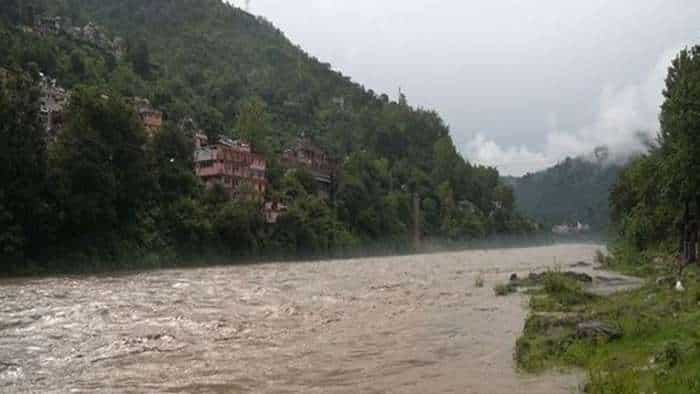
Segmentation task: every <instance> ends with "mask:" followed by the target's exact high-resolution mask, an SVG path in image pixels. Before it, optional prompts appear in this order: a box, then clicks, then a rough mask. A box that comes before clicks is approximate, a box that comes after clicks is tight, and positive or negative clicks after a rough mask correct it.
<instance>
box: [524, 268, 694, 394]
mask: <svg viewBox="0 0 700 394" xmlns="http://www.w3.org/2000/svg"><path fill="white" fill-rule="evenodd" d="M609 263H611V264H612V267H611V268H612V269H616V270H619V271H626V272H629V271H630V267H629V266H622V265H617V266H615V262H614V261H610V262H609ZM635 271H636V272H637V273H644V274H645V284H644V285H643V286H642V287H641V288H639V289H637V290H632V291H627V292H623V293H617V294H614V295H611V296H606V297H601V296H594V295H590V294H587V293H586V292H585V291H584V290H583V287H582V286H581V285H580V284H579V283H577V282H575V281H573V280H571V279H568V278H565V277H564V276H563V275H561V274H558V273H551V274H549V275H548V277H547V279H546V280H545V283H544V285H543V286H542V288H541V289H538V290H533V291H532V293H533V294H532V297H531V300H530V306H531V313H530V316H529V317H528V320H527V322H526V325H525V331H524V334H523V336H522V337H521V338H520V339H518V342H517V347H516V359H517V362H518V366H519V367H520V368H521V369H523V370H525V371H528V372H541V371H544V370H547V369H558V368H570V367H575V368H582V369H584V370H585V371H587V374H588V382H587V384H586V392H588V393H635V394H637V393H659V394H661V393H674V394H676V393H700V275H698V270H697V269H696V268H692V269H689V270H688V271H687V272H686V274H685V279H684V285H685V287H686V290H685V291H684V292H677V291H675V290H674V289H673V279H672V278H673V276H672V272H671V269H670V268H669V266H668V265H665V264H663V263H660V261H659V260H657V263H656V264H655V263H653V262H652V259H649V261H647V262H646V263H645V267H644V268H643V269H641V270H640V269H636V270H635ZM659 278H662V279H661V280H659ZM592 322H595V324H596V325H597V327H599V328H602V330H601V333H600V334H597V335H596V334H593V335H590V333H589V334H586V333H584V332H582V330H581V327H582V324H583V325H586V324H587V323H588V324H590V323H592Z"/></svg>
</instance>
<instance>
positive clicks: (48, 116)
mask: <svg viewBox="0 0 700 394" xmlns="http://www.w3.org/2000/svg"><path fill="white" fill-rule="evenodd" d="M39 86H40V90H41V96H40V98H39V102H40V117H41V122H42V124H44V126H45V128H46V137H47V139H48V141H49V142H53V141H55V140H56V138H57V137H58V135H59V134H60V133H61V131H62V130H63V126H64V125H65V112H66V108H67V107H68V103H69V101H70V92H69V91H66V90H65V89H64V88H62V87H61V86H59V85H58V84H57V83H56V80H55V79H51V78H49V77H47V76H45V75H43V74H41V82H40V84H39Z"/></svg>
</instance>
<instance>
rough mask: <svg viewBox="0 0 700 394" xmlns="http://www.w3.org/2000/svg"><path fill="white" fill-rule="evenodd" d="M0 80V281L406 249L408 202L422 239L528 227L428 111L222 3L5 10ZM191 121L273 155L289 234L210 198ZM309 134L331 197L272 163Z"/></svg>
mask: <svg viewBox="0 0 700 394" xmlns="http://www.w3.org/2000/svg"><path fill="white" fill-rule="evenodd" d="M45 16H61V17H63V21H64V23H70V24H72V25H73V26H83V25H85V24H87V23H88V22H93V23H95V24H96V25H97V26H100V28H101V29H103V30H104V34H105V35H107V36H108V38H109V39H110V40H114V42H117V40H118V39H117V37H120V38H121V39H122V42H123V43H124V48H125V51H124V53H123V54H121V53H117V52H115V51H113V50H109V49H108V48H107V49H106V48H105V47H104V46H100V45H95V43H94V42H89V41H85V40H79V39H76V38H75V37H72V36H70V35H67V34H60V33H59V34H38V33H37V32H36V31H35V30H34V29H32V26H35V25H36V23H37V21H39V20H41V18H42V17H45ZM0 67H3V68H4V69H6V70H8V75H7V76H5V77H4V78H3V82H2V83H1V84H0V86H1V88H2V91H1V92H0V119H1V120H2V121H1V122H0V140H2V144H0V161H1V163H0V182H1V183H0V184H1V185H2V186H1V189H0V221H1V222H2V225H1V226H0V255H2V258H1V261H2V264H3V267H2V269H0V270H1V271H3V272H10V271H14V272H31V271H37V270H45V269H94V268H98V269H99V267H96V264H97V263H96V262H109V263H105V264H111V265H109V266H108V267H107V268H109V267H112V266H114V267H119V266H121V265H120V264H122V263H119V262H120V261H126V260H128V261H131V262H134V261H138V262H147V261H151V260H152V261H153V262H154V264H160V262H162V261H170V260H173V259H174V258H175V257H176V256H179V257H188V256H189V257H192V256H204V255H221V256H260V255H280V256H281V255H284V256H296V255H299V254H302V253H312V254H329V253H331V252H333V251H343V250H352V249H354V248H360V247H369V246H370V245H381V247H382V248H385V249H388V250H403V249H406V248H407V247H409V245H410V239H411V235H410V234H411V228H412V224H413V218H412V207H413V206H412V201H413V199H412V196H413V195H414V193H415V194H417V195H418V196H420V200H419V205H420V208H421V209H420V211H421V223H422V228H421V230H422V236H423V237H425V238H428V239H445V240H453V241H460V240H468V239H474V238H484V237H488V236H491V235H496V234H523V233H528V232H531V231H532V229H533V226H532V224H531V223H530V222H529V221H528V220H526V219H525V218H524V217H522V216H520V215H519V214H517V213H516V212H515V209H514V199H513V193H512V189H511V188H510V187H508V186H506V185H505V184H504V183H502V182H501V181H500V178H499V174H498V172H497V171H496V170H495V169H493V168H487V167H481V166H478V165H473V164H471V163H469V162H468V161H466V160H465V159H464V158H463V157H462V156H461V155H460V154H459V153H458V152H457V150H456V148H455V146H454V144H453V141H452V139H451V137H450V133H449V129H448V128H447V127H446V125H445V124H444V122H443V121H442V120H441V119H440V117H439V116H438V115H437V114H436V113H435V112H433V111H428V110H423V109H415V108H412V107H411V106H410V105H409V104H408V102H407V99H406V97H404V96H402V97H400V98H399V100H398V102H394V101H391V100H390V99H389V98H388V97H387V96H386V95H378V94H376V93H374V92H373V91H371V90H367V89H365V88H364V87H362V86H360V85H358V84H356V83H354V82H352V81H351V80H350V79H349V78H347V77H345V76H343V75H342V74H340V73H338V72H336V71H334V70H332V68H331V66H330V65H328V64H324V63H322V62H320V61H318V60H317V59H315V58H313V57H310V56H309V55H307V54H306V53H305V52H303V51H302V50H301V49H300V48H299V47H297V46H295V45H293V44H292V43H290V42H289V41H288V40H287V39H286V38H285V36H284V35H283V33H282V32H280V31H279V30H278V29H276V28H275V27H274V26H272V25H271V24H270V23H269V22H267V21H265V20H264V19H262V18H259V17H254V16H252V15H250V14H248V13H245V12H243V11H241V10H239V9H236V8H234V7H232V6H230V5H227V4H224V3H222V2H221V1H220V0H200V1H191V0H154V1H147V2H145V1H141V0H138V1H136V0H114V1H108V2H105V1H102V0H9V1H4V2H3V6H2V8H1V9H0ZM40 73H41V74H45V75H48V76H50V77H52V78H56V80H57V82H58V83H59V84H60V85H62V86H63V87H65V88H67V89H69V90H70V91H71V99H70V105H69V107H68V110H67V115H66V125H65V130H64V131H63V132H62V133H61V134H60V135H59V136H58V138H57V140H56V141H55V142H50V143H49V142H47V138H45V135H44V133H45V132H44V125H42V124H40V123H39V121H38V116H37V113H38V111H39V105H38V94H39V93H38V90H37V83H38V80H39V78H40V75H41V74H40ZM135 96H137V97H145V98H148V99H149V100H150V101H151V102H152V103H153V104H154V106H155V107H157V108H159V109H161V110H163V111H164V113H165V115H166V123H165V126H164V128H163V130H162V131H161V132H160V133H159V134H158V135H156V136H155V138H153V139H149V138H148V137H147V135H146V133H145V131H144V130H143V128H142V127H141V126H140V124H139V123H138V122H137V121H136V116H135V113H134V110H133V108H132V107H131V106H129V105H127V104H126V102H127V99H128V98H130V97H135ZM189 119H192V120H193V122H184V121H185V120H189ZM183 124H188V125H192V124H196V125H197V127H199V128H201V129H203V130H204V131H205V132H206V133H207V134H208V135H210V136H217V135H227V136H230V137H234V138H244V139H247V140H250V141H251V143H252V144H253V146H254V147H255V149H256V150H257V151H259V152H261V153H263V154H264V155H265V157H266V159H267V161H268V171H267V177H268V180H269V182H270V187H269V189H268V191H267V196H266V198H268V199H276V200H280V199H281V200H283V201H284V202H285V203H287V204H288V205H289V211H288V212H287V213H286V214H285V215H284V216H283V217H282V218H281V219H280V221H279V223H277V224H276V225H274V226H270V225H267V224H265V222H264V220H263V217H262V215H261V210H260V206H259V204H260V202H259V201H249V200H245V199H243V200H242V199H239V200H229V199H227V198H225V197H224V196H223V195H222V194H221V193H220V190H217V189H216V188H214V189H212V190H205V188H204V187H203V186H202V184H201V183H200V181H199V180H198V179H197V177H196V176H195V175H194V173H193V163H192V160H193V149H194V147H193V141H192V140H191V134H188V132H191V130H189V131H188V130H187V128H186V127H181V126H182V125H183ZM302 133H303V134H304V135H305V136H307V137H309V138H311V139H313V141H315V143H317V144H318V145H319V146H321V147H322V148H323V149H325V150H326V151H328V152H329V153H330V154H331V155H332V156H333V157H335V158H336V159H337V160H338V161H339V163H340V167H341V168H340V170H339V176H338V182H337V185H336V187H335V189H336V190H335V193H334V196H333V198H332V199H330V200H326V199H323V198H321V197H320V196H318V195H317V194H318V193H316V190H315V188H314V185H313V182H311V183H310V182H308V176H305V174H304V173H303V172H293V173H285V172H284V171H283V170H282V169H281V167H280V165H279V155H280V153H281V152H282V150H283V149H284V148H285V147H286V146H287V145H288V144H290V143H291V142H293V141H294V140H295V139H296V138H297V137H298V136H299V135H300V134H302ZM131 264H136V265H138V264H142V263H131ZM143 264H145V263H143Z"/></svg>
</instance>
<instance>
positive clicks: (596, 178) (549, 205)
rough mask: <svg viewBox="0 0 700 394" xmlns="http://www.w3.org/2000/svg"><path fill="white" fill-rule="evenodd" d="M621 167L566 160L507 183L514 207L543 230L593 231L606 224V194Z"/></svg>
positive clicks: (582, 158)
mask: <svg viewBox="0 0 700 394" xmlns="http://www.w3.org/2000/svg"><path fill="white" fill-rule="evenodd" d="M621 170H622V167H621V166H620V165H619V164H615V163H610V162H607V161H603V160H596V159H588V158H584V157H579V158H573V159H572V158H567V159H566V160H564V161H563V162H561V163H559V164H557V165H556V166H554V167H552V168H549V169H546V170H544V171H540V172H537V173H530V174H527V175H525V176H523V177H521V178H510V179H507V180H509V181H510V182H511V183H512V184H513V190H514V192H515V200H516V203H517V206H518V207H519V208H520V209H522V210H523V212H524V213H526V214H527V215H530V216H531V217H533V218H535V219H537V220H538V221H541V222H542V223H543V224H545V225H546V226H549V227H551V226H553V225H558V224H562V223H567V224H576V223H577V222H581V223H585V224H588V225H590V226H591V227H592V228H593V229H594V230H596V231H603V232H604V231H606V230H607V228H608V225H609V223H610V204H609V198H610V190H611V188H612V186H613V185H614V184H615V182H616V180H617V177H618V174H619V172H620V171H621Z"/></svg>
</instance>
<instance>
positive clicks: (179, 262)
mask: <svg viewBox="0 0 700 394" xmlns="http://www.w3.org/2000/svg"><path fill="white" fill-rule="evenodd" d="M603 243H605V241H604V237H603V236H602V235H600V234H589V235H581V236H566V237H562V236H557V235H555V234H549V233H547V234H544V233H541V234H532V235H520V236H518V235H512V236H508V235H504V236H498V237H489V238H485V239H474V240H468V241H449V240H444V239H426V240H424V241H423V242H422V243H421V245H420V247H419V249H418V250H416V249H415V248H414V247H412V246H411V245H410V244H408V243H407V242H405V240H404V241H401V242H398V241H396V240H381V241H375V242H370V243H364V244H362V245H357V246H356V247H352V248H344V249H336V250H333V251H327V252H323V253H320V252H319V253H311V252H308V253H303V252H296V253H291V252H290V253H284V252H279V253H265V254H255V253H248V254H243V255H232V254H229V253H224V252H217V251H216V250H201V251H198V252H191V253H184V254H183V253H175V252H173V251H169V250H164V251H160V252H158V253H155V252H152V253H134V252H125V253H124V254H122V255H120V256H86V255H81V254H80V253H77V252H76V254H75V255H74V256H73V257H70V258H61V259H49V260H46V261H42V262H38V261H25V262H23V263H21V264H10V263H8V262H6V264H5V265H4V266H3V267H1V268H0V278H3V277H4V278H22V277H51V276H57V275H96V274H113V273H138V272H147V271H154V270H162V269H186V268H192V269H196V268H206V267H223V266H237V265H257V264H267V263H283V262H299V261H308V262H312V261H328V260H352V259H362V258H381V257H395V256H410V255H417V254H440V253H458V252H464V251H474V250H497V249H516V248H529V247H546V246H555V245H568V244H573V245H580V244H585V245H600V244H603Z"/></svg>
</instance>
